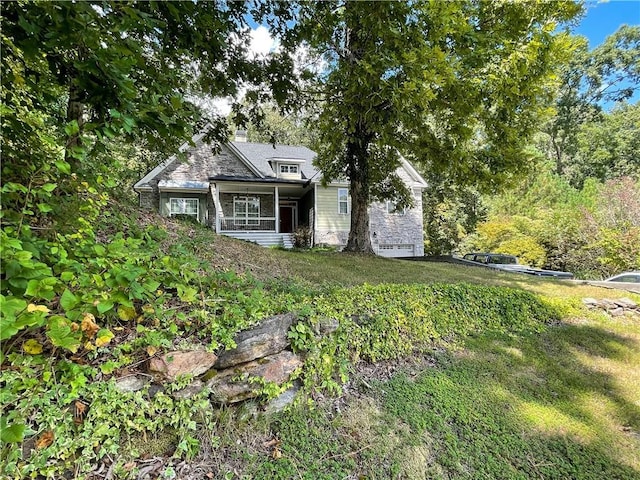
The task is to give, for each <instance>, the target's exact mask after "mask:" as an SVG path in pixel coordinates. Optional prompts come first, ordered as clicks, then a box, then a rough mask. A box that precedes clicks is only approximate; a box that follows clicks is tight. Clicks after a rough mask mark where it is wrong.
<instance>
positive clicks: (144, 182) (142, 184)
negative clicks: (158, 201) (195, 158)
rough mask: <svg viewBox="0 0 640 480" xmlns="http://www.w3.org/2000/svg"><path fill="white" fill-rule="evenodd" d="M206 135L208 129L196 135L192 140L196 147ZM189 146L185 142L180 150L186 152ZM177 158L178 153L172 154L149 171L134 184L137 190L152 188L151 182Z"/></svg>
mask: <svg viewBox="0 0 640 480" xmlns="http://www.w3.org/2000/svg"><path fill="white" fill-rule="evenodd" d="M205 135H206V131H205V132H202V133H199V134H198V135H194V136H193V138H192V139H191V141H192V142H193V143H194V144H195V145H196V147H198V146H200V145H202V139H203V138H204V136H205ZM189 148H191V144H190V143H189V142H185V143H183V144H182V145H180V148H179V149H178V150H179V151H180V152H186V151H187V150H189ZM177 159H178V157H177V156H176V155H172V156H170V157H169V158H167V159H166V160H165V161H164V162H162V163H160V165H158V166H157V167H156V168H154V169H153V170H151V171H150V172H149V173H147V174H146V175H145V176H144V177H142V178H141V179H140V180H138V181H137V182H136V184H135V185H134V186H133V189H134V190H135V191H136V192H137V191H139V190H150V189H151V188H152V187H151V186H150V185H149V182H150V181H151V180H153V179H154V178H155V177H157V176H158V175H160V174H161V173H162V171H163V170H164V169H165V168H167V167H168V166H169V165H171V164H172V163H173V162H175V161H176V160H177Z"/></svg>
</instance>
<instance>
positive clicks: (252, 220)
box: [233, 197, 260, 225]
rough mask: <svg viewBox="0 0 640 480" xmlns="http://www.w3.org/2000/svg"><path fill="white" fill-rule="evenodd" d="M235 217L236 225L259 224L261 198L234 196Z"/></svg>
mask: <svg viewBox="0 0 640 480" xmlns="http://www.w3.org/2000/svg"><path fill="white" fill-rule="evenodd" d="M233 217H234V221H235V224H236V225H259V224H260V199H259V198H258V197H233Z"/></svg>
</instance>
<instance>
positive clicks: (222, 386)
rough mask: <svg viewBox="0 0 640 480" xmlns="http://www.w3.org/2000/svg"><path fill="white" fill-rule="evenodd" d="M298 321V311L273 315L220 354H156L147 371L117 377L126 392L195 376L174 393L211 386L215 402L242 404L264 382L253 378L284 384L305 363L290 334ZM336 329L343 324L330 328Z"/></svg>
mask: <svg viewBox="0 0 640 480" xmlns="http://www.w3.org/2000/svg"><path fill="white" fill-rule="evenodd" d="M295 320H296V317H295V315H293V314H284V315H275V316H273V317H269V318H267V319H265V320H263V321H262V322H261V323H260V324H259V325H257V326H256V327H255V328H252V329H250V330H245V331H243V332H240V333H239V334H238V335H236V337H235V339H234V340H235V342H236V348H234V349H232V350H227V351H224V352H222V353H221V354H220V355H219V356H217V355H215V354H213V353H209V352H206V351H204V350H192V351H172V352H167V353H164V354H162V355H156V356H154V357H152V358H151V359H150V360H149V365H148V372H147V373H139V374H135V375H128V376H126V377H122V378H120V379H118V380H117V381H116V385H117V387H118V388H119V389H120V390H121V391H123V392H132V391H137V390H141V389H142V388H144V387H145V386H146V385H147V384H149V383H150V384H151V385H150V386H149V391H150V392H157V391H159V390H163V387H162V385H163V384H164V383H166V382H171V381H174V380H176V379H177V378H179V377H181V376H183V375H191V376H192V377H193V381H192V382H191V383H190V384H189V385H188V386H187V387H186V388H184V389H182V390H180V391H178V392H175V393H173V395H174V396H175V397H176V398H186V397H190V396H192V395H195V394H196V393H198V392H200V391H202V390H203V389H204V388H205V387H209V388H210V389H211V392H212V394H211V401H212V402H214V403H220V404H228V403H236V402H240V401H242V400H246V399H249V398H253V397H255V396H256V395H257V394H258V393H259V389H260V383H256V382H255V380H254V381H251V379H256V378H257V379H261V381H260V382H262V381H264V382H270V383H276V384H278V385H282V384H284V383H286V382H288V381H289V380H290V377H291V374H292V373H293V372H294V371H295V370H296V369H298V368H300V367H301V366H302V363H303V362H302V359H301V358H300V357H299V355H296V354H294V353H293V352H292V351H291V350H290V342H289V339H288V337H287V333H288V332H289V329H290V328H291V326H292V325H293V322H294V321H295ZM335 328H337V325H336V326H332V328H330V329H329V330H330V331H333V330H335ZM330 331H329V332H323V333H324V334H327V333H330ZM296 390H297V388H293V389H292V390H291V391H287V392H285V393H284V394H283V395H282V397H283V399H286V401H285V403H287V402H290V401H291V400H293V398H294V396H295V391H296ZM281 401H282V399H281ZM277 403H278V399H276V404H277Z"/></svg>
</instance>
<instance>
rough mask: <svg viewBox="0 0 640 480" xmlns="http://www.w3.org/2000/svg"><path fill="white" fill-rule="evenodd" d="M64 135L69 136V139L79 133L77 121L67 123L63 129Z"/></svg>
mask: <svg viewBox="0 0 640 480" xmlns="http://www.w3.org/2000/svg"><path fill="white" fill-rule="evenodd" d="M64 133H66V134H67V136H69V137H71V136H73V135H77V134H78V133H80V127H79V126H78V121H77V120H73V121H71V122H69V123H68V124H67V125H66V126H65V127H64Z"/></svg>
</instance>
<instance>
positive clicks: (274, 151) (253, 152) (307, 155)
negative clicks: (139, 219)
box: [133, 133, 427, 192]
mask: <svg viewBox="0 0 640 480" xmlns="http://www.w3.org/2000/svg"><path fill="white" fill-rule="evenodd" d="M203 137H204V133H203V134H199V135H196V136H194V137H193V143H194V144H195V147H193V148H197V147H199V146H201V145H202V140H203ZM226 145H227V146H228V147H229V149H230V150H231V151H232V152H233V153H235V154H236V155H237V157H238V158H239V159H240V161H242V162H243V163H244V164H245V165H246V166H247V168H248V169H249V170H251V171H252V172H254V173H255V174H256V176H257V177H258V178H257V179H255V180H257V181H259V180H261V179H262V180H265V181H267V180H268V181H271V180H273V179H277V175H276V172H275V171H274V168H275V162H279V163H286V162H287V160H289V161H291V163H297V164H299V165H300V171H301V173H302V179H301V180H303V181H313V182H320V179H321V173H320V171H319V170H318V169H317V168H316V167H315V166H314V165H313V160H314V158H315V157H316V153H315V152H314V151H313V150H310V149H309V148H307V147H302V146H295V145H278V144H276V145H273V144H270V143H251V142H228V143H227V144H226ZM190 147H191V145H190V144H189V143H185V144H183V145H182V146H181V147H180V151H181V152H185V151H187V150H189V149H190ZM176 160H177V156H175V155H174V156H172V157H170V158H168V159H167V160H165V161H164V162H162V163H161V164H160V165H158V166H157V167H156V168H154V169H153V170H151V171H150V172H149V173H147V174H146V175H145V176H144V177H143V178H142V179H140V180H139V181H138V182H137V183H136V184H135V185H134V187H133V188H134V190H136V191H138V192H140V191H147V190H151V189H152V187H151V185H150V184H149V182H150V181H151V180H153V179H154V178H155V177H157V176H158V175H160V174H161V173H162V171H163V170H164V169H165V168H167V167H168V166H169V165H171V164H172V163H173V162H174V161H176ZM272 166H273V168H272ZM400 168H403V169H404V170H405V171H406V172H407V173H408V174H409V176H410V177H411V178H412V179H413V180H414V181H415V182H416V183H415V184H414V186H417V187H421V188H424V187H426V186H427V183H426V182H425V180H424V179H423V178H422V176H420V174H419V173H418V172H417V171H416V169H415V168H413V166H412V165H411V164H410V163H409V162H408V161H407V160H406V159H405V158H404V157H401V165H400ZM209 178H210V179H213V178H214V177H209ZM231 178H232V177H231V176H227V175H219V176H217V178H216V179H219V180H223V179H224V180H230V179H231ZM281 180H282V179H281ZM244 181H248V179H246V178H244ZM298 182H299V181H298ZM162 187H165V188H172V187H173V188H177V187H179V186H174V185H169V183H167V184H166V185H164V184H163V185H162ZM181 188H187V187H185V186H182V187H181ZM192 188H200V187H199V186H195V187H192ZM202 188H203V187H202Z"/></svg>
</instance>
